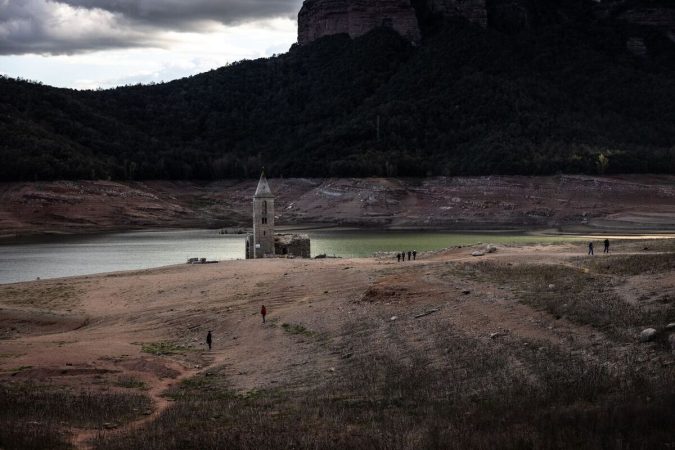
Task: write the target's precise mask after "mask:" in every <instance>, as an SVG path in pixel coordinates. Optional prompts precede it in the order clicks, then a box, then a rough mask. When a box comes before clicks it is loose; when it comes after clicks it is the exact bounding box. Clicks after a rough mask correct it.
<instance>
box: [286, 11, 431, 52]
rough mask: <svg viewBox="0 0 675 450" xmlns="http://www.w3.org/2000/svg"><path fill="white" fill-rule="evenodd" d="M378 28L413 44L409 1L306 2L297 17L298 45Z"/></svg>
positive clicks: (414, 20) (417, 33)
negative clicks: (385, 28)
mask: <svg viewBox="0 0 675 450" xmlns="http://www.w3.org/2000/svg"><path fill="white" fill-rule="evenodd" d="M379 26H388V27H391V28H393V29H394V30H396V31H397V32H398V33H399V34H401V36H405V37H407V38H408V39H410V40H411V41H413V42H415V41H418V40H419V39H420V29H419V26H418V24H417V16H416V15H415V9H414V8H413V7H412V5H411V3H410V0H306V1H305V3H304V4H303V6H302V9H301V10H300V14H299V15H298V43H300V44H306V43H309V42H312V41H313V40H315V39H318V38H320V37H323V36H328V35H332V34H341V33H346V34H348V35H349V36H351V37H357V36H361V35H363V34H366V33H367V32H369V31H370V30H372V29H373V28H376V27H379Z"/></svg>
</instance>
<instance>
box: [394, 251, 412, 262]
mask: <svg viewBox="0 0 675 450" xmlns="http://www.w3.org/2000/svg"><path fill="white" fill-rule="evenodd" d="M396 260H397V261H398V262H401V260H403V262H405V252H401V253H397V254H396ZM416 260H417V250H413V251H408V261H416Z"/></svg>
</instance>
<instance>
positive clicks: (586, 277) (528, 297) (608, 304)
mask: <svg viewBox="0 0 675 450" xmlns="http://www.w3.org/2000/svg"><path fill="white" fill-rule="evenodd" d="M652 256H658V257H661V256H662V255H652ZM632 258H636V259H640V258H642V256H631V257H627V261H628V262H626V263H625V264H624V265H622V266H620V267H622V268H619V266H618V265H617V266H616V267H617V268H616V271H621V272H626V271H628V269H627V267H637V266H639V264H640V263H639V262H634V261H633V260H632ZM584 264H587V265H591V264H606V263H605V262H598V263H595V262H593V263H586V262H585V261H584ZM603 267H606V266H603ZM594 268H595V267H594ZM458 274H461V275H462V276H465V277H468V278H470V279H473V280H476V281H479V282H481V283H489V284H495V285H502V286H503V285H507V286H509V287H510V289H512V291H513V292H514V295H515V296H516V298H518V299H519V300H520V301H522V302H523V303H525V304H528V305H530V306H533V307H535V308H539V309H544V310H546V311H547V312H549V313H550V314H552V315H553V316H554V317H555V318H563V317H564V318H567V319H569V320H571V321H573V322H576V323H579V324H583V325H591V326H593V327H595V328H597V329H599V330H602V331H603V332H605V333H607V334H608V335H610V336H612V337H614V338H616V339H619V340H623V341H635V338H636V336H637V334H638V333H639V331H640V330H641V329H643V328H645V327H650V326H653V327H657V328H660V327H663V326H664V325H666V324H667V323H668V322H667V321H668V320H669V318H672V317H673V315H674V313H675V308H674V307H673V305H670V304H663V305H662V308H660V309H658V310H654V309H648V308H644V307H642V306H641V305H639V304H632V303H629V302H627V301H625V300H624V299H623V298H622V297H621V296H620V295H619V294H618V293H617V292H616V290H615V288H616V287H617V286H618V285H619V284H620V283H622V282H623V279H621V278H619V277H616V276H613V275H612V274H605V273H596V272H594V271H592V270H590V269H589V268H585V270H584V268H577V267H573V266H568V265H562V264H559V265H534V264H520V265H507V264H500V263H496V262H481V263H477V264H465V265H462V266H460V267H456V268H455V269H454V270H453V271H452V276H457V275H458Z"/></svg>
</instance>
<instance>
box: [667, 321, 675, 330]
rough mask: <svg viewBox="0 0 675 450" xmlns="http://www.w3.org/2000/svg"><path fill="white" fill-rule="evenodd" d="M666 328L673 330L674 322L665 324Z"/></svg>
mask: <svg viewBox="0 0 675 450" xmlns="http://www.w3.org/2000/svg"><path fill="white" fill-rule="evenodd" d="M666 330H668V331H670V330H675V322H672V323H669V324H668V325H666Z"/></svg>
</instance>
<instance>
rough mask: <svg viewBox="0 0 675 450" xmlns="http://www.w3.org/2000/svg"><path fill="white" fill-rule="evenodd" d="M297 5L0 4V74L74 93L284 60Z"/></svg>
mask: <svg viewBox="0 0 675 450" xmlns="http://www.w3.org/2000/svg"><path fill="white" fill-rule="evenodd" d="M301 5H302V0H0V74H2V75H7V76H11V77H20V78H24V79H30V80H35V81H40V82H42V83H44V84H48V85H52V86H59V87H68V88H75V89H96V88H110V87H114V86H121V85H126V84H137V83H144V84H147V83H152V82H161V81H169V80H173V79H176V78H182V77H185V76H189V75H194V74H197V73H201V72H205V71H208V70H211V69H215V68H218V67H222V66H224V65H226V64H227V63H231V62H234V61H239V60H242V59H254V58H260V57H264V56H271V55H273V54H278V53H284V52H286V51H287V50H288V49H289V47H290V46H291V45H292V44H293V43H295V42H296V40H297V14H298V11H299V10H300V6H301Z"/></svg>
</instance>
